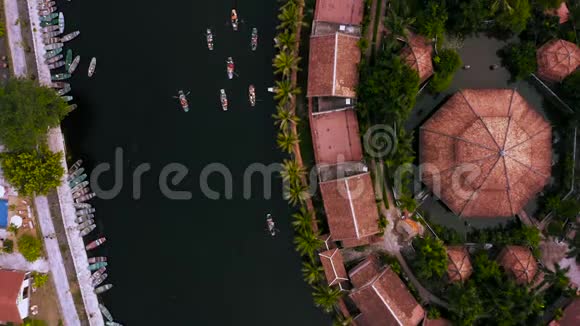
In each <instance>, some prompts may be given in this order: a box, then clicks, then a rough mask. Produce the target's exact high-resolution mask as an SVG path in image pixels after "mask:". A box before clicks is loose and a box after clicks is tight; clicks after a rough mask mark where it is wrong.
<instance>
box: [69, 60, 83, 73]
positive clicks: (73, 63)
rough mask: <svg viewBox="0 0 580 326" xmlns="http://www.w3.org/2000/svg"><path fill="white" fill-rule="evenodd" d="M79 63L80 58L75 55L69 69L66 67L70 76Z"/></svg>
mask: <svg viewBox="0 0 580 326" xmlns="http://www.w3.org/2000/svg"><path fill="white" fill-rule="evenodd" d="M79 62H81V56H80V55H77V56H76V57H75V58H74V59H73V61H72V62H71V64H70V67H68V73H69V74H72V73H74V72H75V70H77V67H78V66H79Z"/></svg>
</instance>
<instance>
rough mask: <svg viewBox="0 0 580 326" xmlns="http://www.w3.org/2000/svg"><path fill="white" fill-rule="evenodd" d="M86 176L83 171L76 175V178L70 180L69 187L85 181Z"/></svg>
mask: <svg viewBox="0 0 580 326" xmlns="http://www.w3.org/2000/svg"><path fill="white" fill-rule="evenodd" d="M86 178H87V174H86V173H83V174H81V175H79V176H77V177H76V178H74V179H73V180H72V181H70V182H69V186H70V187H71V188H73V187H74V186H76V185H78V184H79V183H81V182H83V181H85V179H86Z"/></svg>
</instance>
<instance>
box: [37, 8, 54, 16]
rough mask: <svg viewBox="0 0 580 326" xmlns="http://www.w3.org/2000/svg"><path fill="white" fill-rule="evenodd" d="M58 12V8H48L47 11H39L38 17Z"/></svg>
mask: <svg viewBox="0 0 580 326" xmlns="http://www.w3.org/2000/svg"><path fill="white" fill-rule="evenodd" d="M55 11H56V7H50V8H46V9H41V10H39V11H38V15H39V16H47V15H50V14H52V13H53V12H55Z"/></svg>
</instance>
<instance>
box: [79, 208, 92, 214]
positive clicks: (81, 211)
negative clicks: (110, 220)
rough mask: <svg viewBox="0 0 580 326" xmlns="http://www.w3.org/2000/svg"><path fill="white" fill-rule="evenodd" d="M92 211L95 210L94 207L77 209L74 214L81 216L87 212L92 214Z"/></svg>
mask: <svg viewBox="0 0 580 326" xmlns="http://www.w3.org/2000/svg"><path fill="white" fill-rule="evenodd" d="M94 212H95V209H94V208H85V209H81V210H78V211H77V212H76V214H77V216H83V215H87V214H92V213H94Z"/></svg>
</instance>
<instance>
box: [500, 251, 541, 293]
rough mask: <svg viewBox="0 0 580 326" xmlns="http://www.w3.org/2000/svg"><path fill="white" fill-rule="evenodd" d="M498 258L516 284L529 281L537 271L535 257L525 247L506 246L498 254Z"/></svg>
mask: <svg viewBox="0 0 580 326" xmlns="http://www.w3.org/2000/svg"><path fill="white" fill-rule="evenodd" d="M498 260H499V263H500V265H501V266H503V268H504V270H505V271H506V272H508V273H509V274H511V275H512V276H513V277H514V278H515V281H516V282H517V283H518V284H528V283H531V282H532V281H533V280H534V277H535V276H536V273H537V272H538V263H537V262H536V258H534V256H533V255H532V252H531V251H530V249H528V248H526V247H522V246H507V247H505V248H504V249H503V250H502V251H501V253H500V254H499V257H498Z"/></svg>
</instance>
